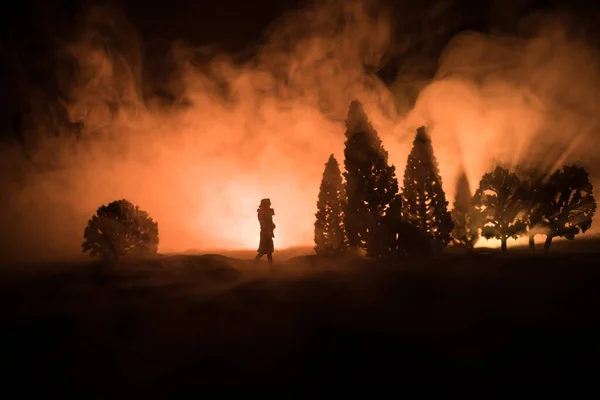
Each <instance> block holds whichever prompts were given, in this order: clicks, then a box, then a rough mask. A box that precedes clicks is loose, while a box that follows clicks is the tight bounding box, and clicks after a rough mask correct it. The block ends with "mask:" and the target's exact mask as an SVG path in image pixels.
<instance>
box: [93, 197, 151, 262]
mask: <svg viewBox="0 0 600 400" xmlns="http://www.w3.org/2000/svg"><path fill="white" fill-rule="evenodd" d="M83 239H84V241H83V244H82V248H83V250H82V251H83V252H84V253H85V252H90V255H92V256H99V257H101V258H102V259H104V260H108V261H115V262H116V261H118V260H119V258H120V257H121V256H123V255H125V254H128V253H134V254H137V255H143V254H155V253H156V251H157V250H158V224H157V223H156V222H154V221H153V220H152V218H151V217H150V216H149V215H148V213H147V212H145V211H143V210H141V209H140V208H139V207H138V206H134V205H133V204H132V203H130V202H129V201H127V200H125V199H122V200H116V201H113V202H112V203H109V204H108V205H103V206H101V207H100V208H98V210H97V211H96V214H95V215H93V216H92V218H91V219H90V220H89V222H88V224H87V227H86V228H85V231H84V234H83Z"/></svg>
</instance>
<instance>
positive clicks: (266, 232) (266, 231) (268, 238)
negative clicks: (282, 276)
mask: <svg viewBox="0 0 600 400" xmlns="http://www.w3.org/2000/svg"><path fill="white" fill-rule="evenodd" d="M256 211H257V213H258V222H260V244H259V245H258V254H257V255H256V258H255V261H258V260H260V258H261V257H262V256H264V255H265V254H266V255H267V259H268V260H269V263H271V264H273V251H274V250H275V247H274V245H273V238H274V237H275V232H274V230H275V224H274V223H273V216H274V215H275V210H273V209H272V208H271V200H270V199H262V200H261V201H260V206H259V207H258V210H256Z"/></svg>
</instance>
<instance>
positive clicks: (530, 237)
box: [529, 235, 535, 250]
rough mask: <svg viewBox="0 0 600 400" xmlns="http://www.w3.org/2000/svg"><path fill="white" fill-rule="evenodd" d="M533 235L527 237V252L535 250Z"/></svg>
mask: <svg viewBox="0 0 600 400" xmlns="http://www.w3.org/2000/svg"><path fill="white" fill-rule="evenodd" d="M534 237H535V235H529V250H535V240H534Z"/></svg>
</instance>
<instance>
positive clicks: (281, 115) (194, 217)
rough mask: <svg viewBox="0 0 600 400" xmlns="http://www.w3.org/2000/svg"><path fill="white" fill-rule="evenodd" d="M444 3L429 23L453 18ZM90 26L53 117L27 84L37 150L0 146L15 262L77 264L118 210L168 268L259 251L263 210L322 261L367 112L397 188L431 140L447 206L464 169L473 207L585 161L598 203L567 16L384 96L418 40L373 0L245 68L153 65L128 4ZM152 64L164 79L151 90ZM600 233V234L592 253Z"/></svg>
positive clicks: (237, 59) (28, 127) (7, 246)
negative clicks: (146, 229) (103, 208)
mask: <svg viewBox="0 0 600 400" xmlns="http://www.w3.org/2000/svg"><path fill="white" fill-rule="evenodd" d="M436 4H438V6H437V8H435V7H432V9H431V14H429V16H428V17H427V18H431V20H432V21H434V20H435V18H439V16H440V15H443V14H444V12H446V11H447V10H448V8H444V2H438V3H436ZM436 10H437V11H436ZM434 11H435V12H434ZM78 21H79V22H78V24H76V26H75V27H74V31H75V33H74V34H73V35H72V37H71V38H70V40H67V41H63V42H61V45H60V52H59V56H58V57H59V59H60V60H62V63H60V64H57V65H60V68H58V67H57V68H54V69H51V70H48V71H47V72H48V74H51V75H52V76H54V78H55V79H56V80H57V82H58V83H59V86H60V87H61V89H62V90H63V94H65V95H64V96H56V98H53V99H51V100H50V101H48V100H47V99H46V98H45V96H47V94H46V93H43V91H41V90H39V88H38V87H37V86H36V85H35V84H30V85H24V86H23V88H22V89H21V91H22V92H23V93H25V94H24V95H23V96H24V97H25V98H27V99H28V104H27V109H28V110H29V112H28V114H27V118H25V120H24V122H23V123H22V124H23V126H24V127H23V129H22V130H23V132H24V136H23V138H22V140H21V141H20V142H18V141H8V140H6V141H2V142H0V159H2V160H3V171H4V172H5V173H4V174H3V176H2V180H1V185H2V193H3V196H2V199H1V202H2V211H1V213H0V215H1V223H0V226H2V230H3V237H5V238H7V239H6V240H5V241H4V242H3V249H2V257H3V258H14V259H35V258H53V257H70V256H73V257H78V256H80V254H81V236H82V233H83V229H84V227H85V225H86V222H87V220H88V219H89V218H90V217H91V216H92V214H93V213H94V212H95V211H96V209H97V208H98V207H99V206H100V205H102V204H107V203H109V202H110V201H112V200H114V199H120V198H127V199H128V200H130V201H131V202H133V203H134V204H138V205H140V207H142V208H143V209H144V210H146V211H148V212H149V213H150V215H151V216H152V217H153V218H154V219H155V220H156V221H157V222H158V223H159V228H160V243H159V253H161V252H164V251H165V250H168V251H170V252H184V251H187V250H189V249H198V250H199V251H201V250H203V249H206V250H210V249H217V248H222V249H246V248H247V249H255V248H256V246H257V245H258V236H259V226H258V222H257V221H256V215H255V211H256V208H257V206H258V204H259V202H260V199H261V198H265V197H269V198H271V200H272V204H273V208H274V209H275V211H276V215H275V220H276V223H277V234H276V237H275V248H276V251H277V249H280V248H291V247H305V246H312V243H313V223H314V213H315V211H316V206H315V204H316V200H317V194H318V191H319V181H320V179H321V173H322V169H323V165H324V163H325V162H326V161H327V158H328V156H329V155H330V154H332V153H333V154H334V155H335V156H336V157H337V158H338V159H340V160H341V159H343V157H342V155H343V145H344V130H345V127H344V120H345V117H346V113H347V109H348V105H349V103H350V102H351V101H352V100H354V99H358V100H360V101H361V102H362V103H363V104H364V107H365V110H366V112H367V114H368V116H369V119H370V120H371V122H372V124H373V126H374V128H375V129H376V130H377V132H378V134H379V136H380V137H381V138H382V140H383V144H384V146H385V148H386V150H387V151H388V152H389V159H390V162H391V163H392V164H394V165H395V166H396V169H397V174H398V176H399V177H401V176H402V175H403V173H404V168H405V164H406V159H407V155H408V152H409V151H410V148H411V145H412V141H413V138H414V135H415V131H416V128H417V127H418V126H421V125H426V126H428V129H429V132H430V134H431V138H432V142H433V147H434V149H435V153H436V156H437V159H438V161H439V164H440V171H441V176H442V180H443V188H444V190H445V192H446V194H447V198H448V200H449V202H450V203H452V201H453V200H454V190H455V186H456V185H455V183H456V180H457V178H458V176H459V174H460V172H461V170H462V168H464V169H465V171H466V175H467V177H468V179H469V183H470V187H471V190H472V191H473V190H474V189H475V188H476V186H477V184H478V182H479V179H480V178H481V176H482V175H483V174H484V173H486V172H488V171H489V170H490V169H491V168H492V167H493V165H495V164H496V163H499V164H503V165H508V166H511V167H517V166H526V167H537V168H541V169H544V170H546V171H548V172H552V171H553V170H555V169H557V168H559V167H561V166H562V165H565V164H571V163H577V164H580V165H582V166H584V167H585V168H586V169H587V170H588V171H589V172H590V178H591V180H592V182H593V184H594V186H595V189H594V194H595V195H596V196H597V197H598V196H599V192H598V188H599V187H600V144H599V142H598V138H597V135H598V129H599V128H600V126H599V123H600V119H599V115H600V114H599V113H598V110H597V104H600V86H599V85H600V76H599V74H600V64H599V58H598V51H597V48H596V47H595V45H594V44H591V43H588V42H587V40H586V39H585V37H583V36H581V35H578V33H577V30H576V29H575V28H576V26H575V25H574V24H573V22H572V21H571V20H570V19H569V18H566V17H564V16H563V15H562V14H561V13H560V12H558V11H555V12H552V11H550V12H548V11H545V12H543V13H541V12H534V13H529V14H527V16H526V17H524V18H521V19H520V21H521V24H522V25H523V29H522V30H521V31H522V32H521V33H518V34H506V33H504V34H490V33H484V32H477V31H475V30H462V31H460V32H459V33H457V34H455V35H452V38H451V39H450V40H449V41H448V42H447V43H445V45H444V46H443V50H442V51H441V53H440V54H439V57H438V58H437V68H436V69H435V74H434V75H433V78H426V77H424V76H422V75H421V74H420V73H411V70H410V69H408V68H407V67H406V66H404V67H402V68H400V67H398V68H397V71H396V73H395V74H392V75H394V76H395V77H394V78H393V79H388V78H386V79H385V80H384V79H383V78H381V77H380V76H379V75H378V74H377V72H378V71H381V70H383V69H384V68H388V69H389V67H388V65H389V63H388V61H389V59H390V57H391V56H390V54H396V55H397V54H405V53H408V52H410V51H412V46H411V40H413V39H411V37H410V35H408V34H407V35H406V36H404V37H403V36H401V35H398V29H397V27H398V26H401V25H402V22H403V21H402V18H401V17H400V18H399V17H398V16H397V15H396V14H394V13H391V12H390V9H389V8H388V7H386V6H384V5H382V4H378V3H375V2H367V1H360V0H356V1H344V2H342V1H334V0H331V1H320V2H316V3H313V4H306V5H304V6H303V7H301V8H298V9H293V10H290V11H288V12H286V13H284V14H283V15H282V16H281V17H280V18H279V19H277V20H276V21H274V22H273V23H272V24H271V25H269V26H268V27H265V31H264V32H265V33H264V40H263V41H262V44H260V45H256V44H253V45H252V46H250V47H249V48H250V49H251V50H252V51H250V52H249V53H248V54H249V55H248V54H247V55H245V56H244V57H241V56H240V53H237V52H236V53H231V52H227V51H225V50H224V49H218V48H216V47H211V46H202V47H195V46H193V45H192V44H190V43H186V42H185V41H184V39H185V38H181V39H182V40H172V41H168V40H167V39H165V40H167V41H168V49H169V50H168V52H167V53H166V54H167V55H168V57H167V60H161V61H158V60H153V59H151V58H148V56H147V54H148V53H149V50H148V48H147V47H144V41H143V40H142V38H141V33H140V31H139V30H138V28H137V27H136V26H135V24H134V23H132V20H131V18H130V17H129V16H128V14H127V12H126V11H125V10H124V9H123V8H119V7H117V6H111V7H102V6H94V7H89V8H86V9H84V11H83V13H82V14H81V15H80V18H79V19H78ZM434 25H435V24H434ZM442 28H443V26H441V27H440V29H442ZM423 34H425V33H423ZM161 63H162V64H161ZM147 64H156V66H155V69H156V70H160V68H161V66H162V67H164V68H163V69H164V72H163V73H160V72H155V75H156V76H154V77H153V78H152V79H148V80H146V78H147V77H148V75H147V74H145V73H144V72H143V71H144V70H145V68H148V67H146V65H147ZM163 64H164V65H163ZM15 65H18V63H16V64H15ZM166 66H168V67H169V68H168V69H167V68H166ZM417 67H418V66H415V68H416V69H418V68H417ZM15 68H17V69H18V67H15ZM388 75H389V73H388ZM157 77H158V78H160V79H158V78H157ZM161 92H162V93H165V94H163V95H160V94H159V93H161ZM48 104H51V105H53V106H52V107H48ZM598 233H600V228H598V227H597V226H595V225H593V226H592V228H591V229H590V231H589V232H588V233H586V235H584V236H582V237H586V236H592V235H596V234H598ZM578 239H579V238H578ZM524 240H526V239H524ZM491 243H493V241H489V242H486V241H485V240H484V239H482V240H480V245H482V246H489V245H490V244H491Z"/></svg>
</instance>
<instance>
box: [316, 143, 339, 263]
mask: <svg viewBox="0 0 600 400" xmlns="http://www.w3.org/2000/svg"><path fill="white" fill-rule="evenodd" d="M345 203H346V191H345V188H344V184H343V183H342V174H341V172H340V167H339V164H338V162H337V160H336V159H335V157H334V155H333V154H332V155H331V156H329V160H328V161H327V163H326V164H325V171H323V179H322V180H321V187H320V190H319V198H318V200H317V213H316V214H315V216H316V221H315V251H316V253H317V254H323V255H335V254H338V253H340V252H342V251H343V250H344V249H345V247H346V232H345V229H344V221H343V219H344V206H345Z"/></svg>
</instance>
